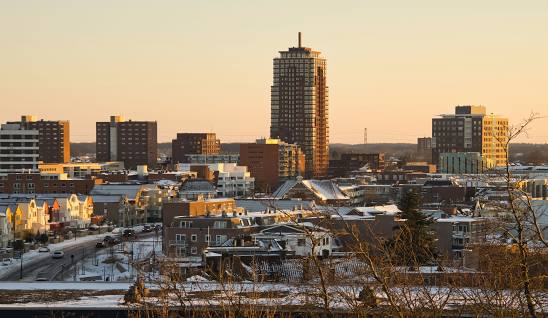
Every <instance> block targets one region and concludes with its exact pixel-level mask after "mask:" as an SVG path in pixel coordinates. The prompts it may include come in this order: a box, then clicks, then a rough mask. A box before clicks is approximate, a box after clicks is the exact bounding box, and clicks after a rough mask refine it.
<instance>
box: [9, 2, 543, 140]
mask: <svg viewBox="0 0 548 318" xmlns="http://www.w3.org/2000/svg"><path fill="white" fill-rule="evenodd" d="M127 4H128V3H127V2H123V1H122V2H119V3H116V4H111V5H109V6H108V10H104V6H98V5H95V4H91V3H87V4H86V3H75V4H72V5H71V6H60V5H54V4H47V5H46V4H41V3H39V2H31V3H26V4H24V5H23V4H22V3H21V4H19V3H17V2H12V3H7V2H6V3H2V4H0V9H1V10H0V15H1V19H0V24H1V25H2V26H3V28H2V29H1V30H2V31H0V36H1V37H2V39H4V42H3V43H4V50H3V51H2V56H3V57H4V58H3V59H2V60H1V61H0V66H1V68H2V69H3V72H2V74H0V82H1V83H2V87H3V89H4V91H3V94H2V95H1V97H0V103H1V104H2V105H4V106H6V107H5V108H6V109H5V116H6V117H5V118H4V120H3V121H7V120H10V119H11V118H17V117H18V116H19V115H20V113H21V112H22V111H21V109H24V110H25V111H24V112H25V113H33V114H36V115H37V116H38V117H40V118H68V119H70V120H71V124H72V127H71V128H72V129H71V130H72V134H71V135H72V141H75V142H80V141H93V140H94V125H93V122H95V121H100V120H102V118H104V117H105V116H108V115H109V114H111V113H120V114H124V115H126V116H128V117H133V118H138V117H139V118H142V117H143V113H145V112H147V111H149V110H154V112H155V115H154V120H157V121H158V123H159V124H160V125H161V127H162V129H161V131H159V133H160V135H159V136H158V137H159V141H161V142H169V141H170V140H171V138H172V136H174V135H175V134H176V133H177V132H179V131H182V130H184V131H215V132H216V133H217V135H218V137H219V138H220V139H222V140H223V141H226V142H237V141H242V142H244V141H249V142H252V141H253V140H255V139H256V138H258V137H261V136H263V137H266V136H268V135H269V132H268V125H269V109H268V105H269V95H270V92H269V86H270V81H271V72H272V70H271V64H270V61H271V58H272V52H273V51H274V50H276V49H278V48H280V47H285V46H286V43H287V41H288V40H287V39H290V38H293V34H294V33H295V32H296V31H297V30H302V31H303V32H304V33H305V34H306V35H307V36H306V37H307V42H310V43H314V44H315V46H317V47H321V49H322V51H323V52H324V53H325V54H327V55H328V56H329V61H330V65H329V66H330V78H329V81H330V86H331V92H330V99H331V104H332V105H333V106H335V107H334V108H333V111H332V112H331V114H330V115H331V122H332V124H331V127H330V130H331V141H332V142H333V143H337V142H344V143H353V144H358V143H361V142H362V139H363V128H365V127H367V128H368V141H369V142H370V143H376V142H410V143H413V142H414V141H415V137H416V136H426V135H428V134H429V126H430V125H429V119H430V118H431V117H432V116H434V115H436V114H439V113H440V110H441V109H445V108H446V107H448V106H452V105H458V104H483V105H486V106H487V107H489V108H490V109H491V110H493V111H495V112H496V113H497V114H502V115H505V116H507V117H509V119H510V122H511V123H517V122H519V121H520V120H521V119H522V118H524V117H527V115H528V113H529V112H530V111H537V112H540V113H541V114H542V112H543V111H544V109H546V105H547V104H548V97H547V96H546V95H545V94H544V93H543V91H544V87H546V85H548V75H547V74H548V61H547V60H546V59H545V56H546V55H547V54H548V44H547V43H546V41H542V39H544V38H546V37H547V36H548V31H547V30H548V21H547V19H546V18H545V16H544V15H543V12H546V9H547V8H548V4H547V3H546V2H545V1H531V2H529V3H528V5H527V6H523V5H520V4H518V3H511V2H509V1H496V2H494V1H482V2H481V3H465V2H459V3H455V4H450V5H449V4H442V3H439V2H438V3H434V2H432V1H421V5H418V4H417V7H416V8H412V7H409V5H406V4H405V3H401V2H400V3H393V4H392V3H391V4H380V5H379V4H371V3H363V2H349V3H348V4H347V5H345V6H341V5H336V4H333V5H330V4H319V5H315V6H313V7H312V8H310V6H307V5H305V4H293V3H291V5H292V8H293V9H292V10H291V11H290V12H288V11H287V10H282V8H283V7H284V6H280V5H279V4H262V5H259V4H253V5H245V6H242V7H243V9H241V10H233V9H231V7H232V6H236V7H237V5H235V4H234V3H233V4H231V5H230V6H229V5H228V4H226V5H225V4H221V5H218V6H208V5H206V4H188V3H187V4H184V3H181V4H179V3H170V4H164V5H162V6H153V5H146V4H143V3H131V6H127ZM129 7H130V8H129ZM303 12H306V13H307V14H306V15H304V14H303ZM274 13H275V14H274ZM327 16H328V17H329V19H330V20H329V21H330V23H322V22H320V21H321V19H318V18H317V17H327ZM280 17H283V19H284V21H285V23H284V26H283V27H281V28H280V27H279V24H278V23H276V21H277V20H279V19H280ZM144 18H146V19H147V21H149V20H152V21H159V22H161V23H142V21H143V19H144ZM99 19H100V20H101V21H102V23H101V25H97V24H96V21H97V20H99ZM204 20H208V21H209V20H211V21H215V22H214V23H212V24H208V25H204V24H203V21H204ZM235 21H237V22H235ZM257 21H260V23H256V22H257ZM463 22H465V23H463ZM220 25H222V26H223V27H222V28H219V26H220ZM251 25H253V28H250V26H251ZM14 29H16V30H17V32H12V31H11V30H14ZM143 43H147V45H144V44H143ZM188 43H193V45H192V46H189V45H188ZM471 48H473V50H472V49H471ZM212 79H215V80H212ZM212 92H214V93H212ZM219 96H222V99H219ZM220 100H221V101H222V102H219V101H220ZM92 109H93V110H94V111H93V112H90V111H89V110H92ZM82 110H84V111H87V114H86V116H81V114H82ZM227 110H229V111H227ZM179 116H195V117H196V118H208V120H207V122H204V121H203V120H196V121H189V122H185V124H184V126H183V125H181V123H180V122H179V121H178V120H175V119H176V118H178V117H179ZM249 119H252V120H249ZM409 120H411V121H412V122H413V125H408V124H407V123H408V121H409ZM235 122H245V125H234V124H233V123H235ZM393 127H398V129H397V130H395V129H393ZM547 127H548V126H547V125H543V124H538V125H533V127H532V130H531V131H530V132H529V134H528V136H524V137H523V138H521V139H520V141H524V142H537V143H543V142H546V140H547V138H548V128H547Z"/></svg>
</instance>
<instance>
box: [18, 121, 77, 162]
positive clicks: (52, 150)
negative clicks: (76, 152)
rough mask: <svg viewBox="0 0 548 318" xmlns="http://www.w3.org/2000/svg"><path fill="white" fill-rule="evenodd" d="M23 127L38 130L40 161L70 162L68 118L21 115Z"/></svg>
mask: <svg viewBox="0 0 548 318" xmlns="http://www.w3.org/2000/svg"><path fill="white" fill-rule="evenodd" d="M8 124H19V125H20V126H21V128H22V129H27V130H37V131H38V148H39V151H38V154H39V156H38V161H42V162H45V163H63V162H70V124H69V121H68V120H43V119H41V120H37V119H36V116H32V115H25V116H21V121H14V122H8Z"/></svg>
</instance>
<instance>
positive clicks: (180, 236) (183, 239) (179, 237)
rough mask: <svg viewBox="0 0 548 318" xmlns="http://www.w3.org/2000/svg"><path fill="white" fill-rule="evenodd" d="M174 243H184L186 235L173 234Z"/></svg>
mask: <svg viewBox="0 0 548 318" xmlns="http://www.w3.org/2000/svg"><path fill="white" fill-rule="evenodd" d="M175 241H178V242H184V241H186V234H175Z"/></svg>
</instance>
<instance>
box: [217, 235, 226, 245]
mask: <svg viewBox="0 0 548 318" xmlns="http://www.w3.org/2000/svg"><path fill="white" fill-rule="evenodd" d="M227 239H228V237H227V236H226V235H215V244H216V245H221V244H223V243H224V242H226V240H227Z"/></svg>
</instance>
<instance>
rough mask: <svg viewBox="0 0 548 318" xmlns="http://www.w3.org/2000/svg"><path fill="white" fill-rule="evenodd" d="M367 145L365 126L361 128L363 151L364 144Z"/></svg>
mask: <svg viewBox="0 0 548 318" xmlns="http://www.w3.org/2000/svg"><path fill="white" fill-rule="evenodd" d="M366 145H367V128H364V129H363V148H364V151H365V146H366Z"/></svg>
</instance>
